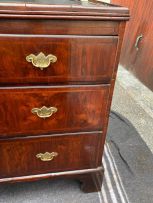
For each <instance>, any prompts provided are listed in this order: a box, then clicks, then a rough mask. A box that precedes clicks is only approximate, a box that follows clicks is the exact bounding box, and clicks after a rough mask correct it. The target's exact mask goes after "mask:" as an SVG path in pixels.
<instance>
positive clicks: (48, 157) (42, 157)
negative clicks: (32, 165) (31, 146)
mask: <svg viewBox="0 0 153 203" xmlns="http://www.w3.org/2000/svg"><path fill="white" fill-rule="evenodd" d="M56 156H58V153H57V152H51V153H49V152H45V153H44V154H43V153H39V154H37V155H36V157H37V159H40V160H41V161H51V160H53V158H54V157H56Z"/></svg>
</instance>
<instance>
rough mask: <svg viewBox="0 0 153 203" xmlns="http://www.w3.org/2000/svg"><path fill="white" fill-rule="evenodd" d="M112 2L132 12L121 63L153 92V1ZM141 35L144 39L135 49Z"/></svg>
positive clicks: (141, 39) (113, 0) (117, 0)
mask: <svg viewBox="0 0 153 203" xmlns="http://www.w3.org/2000/svg"><path fill="white" fill-rule="evenodd" d="M112 2H114V3H117V4H120V5H123V6H127V7H129V8H130V10H131V20H130V21H129V23H128V26H127V28H126V32H125V38H124V42H123V49H122V54H121V61H120V62H121V64H122V65H123V66H124V67H125V68H126V69H128V70H129V71H131V72H132V73H133V74H134V75H135V76H136V77H137V78H138V79H139V80H140V81H141V82H142V83H143V84H145V85H146V86H147V87H149V88H150V89H151V90H152V91H153V43H152V30H153V25H152V21H153V13H152V8H153V1H151V0H149V1H146V0H140V1H136V2H135V1H131V0H126V1H123V0H112ZM131 30H132V34H131ZM141 35H142V38H140V40H139V41H138V44H137V47H135V44H136V41H137V39H138V37H139V36H141Z"/></svg>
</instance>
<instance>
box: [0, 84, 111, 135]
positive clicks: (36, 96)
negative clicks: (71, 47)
mask: <svg viewBox="0 0 153 203" xmlns="http://www.w3.org/2000/svg"><path fill="white" fill-rule="evenodd" d="M108 93H109V85H107V86H103V85H95V86H79V87H77V86H74V87H73V86H72V87H66V86H65V87H50V88H24V89H21V88H14V89H2V88H1V89H0V115H1V116H0V126H1V127H0V137H5V136H8V137H11V136H21V135H38V134H50V133H53V132H60V131H62V132H78V131H88V130H101V129H102V128H103V124H104V119H105V115H106V109H107V108H106V107H107V101H108V95H109V94H108ZM42 107H43V108H42ZM51 107H52V108H51Z"/></svg>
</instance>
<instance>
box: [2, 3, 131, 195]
mask: <svg viewBox="0 0 153 203" xmlns="http://www.w3.org/2000/svg"><path fill="white" fill-rule="evenodd" d="M50 2H52V4H51V3H50ZM0 19H1V20H0V58H1V60H0V115H1V116H0V154H1V156H0V182H1V183H5V182H18V181H32V180H38V179H42V178H56V177H63V178H75V179H77V180H79V181H80V182H81V183H82V184H81V187H82V190H83V191H84V192H94V191H98V190H100V189H101V184H102V178H103V171H104V170H103V166H102V161H101V160H102V154H103V147H104V142H105V137H106V132H107V125H108V117H109V111H110V105H111V100H112V94H113V88H114V83H115V78H116V72H117V66H118V61H119V55H120V50H121V44H122V39H123V33H124V28H125V22H126V20H128V19H129V12H128V9H126V8H121V7H116V6H113V5H108V4H105V3H101V2H98V1H88V2H87V1H78V0H73V1H70V0H67V1H62V0H59V1H43V0H42V1H32V0H31V1H24V0H23V1H22V0H21V1H10V2H9V1H4V0H3V2H1V3H0Z"/></svg>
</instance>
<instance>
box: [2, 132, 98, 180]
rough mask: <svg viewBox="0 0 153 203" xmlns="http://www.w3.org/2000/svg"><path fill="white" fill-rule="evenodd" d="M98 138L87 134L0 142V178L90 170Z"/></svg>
mask: <svg viewBox="0 0 153 203" xmlns="http://www.w3.org/2000/svg"><path fill="white" fill-rule="evenodd" d="M100 137H101V134H98V133H97V134H91V133H90V134H77V135H71V134H69V135H64V136H59V135H58V136H54V137H53V136H52V137H50V136H48V137H42V138H30V139H19V140H8V141H0V154H1V156H0V163H1V166H0V178H5V177H17V176H24V175H33V174H43V173H50V172H58V171H66V170H77V169H85V168H94V167H96V166H97V163H96V158H97V147H98V142H99V139H100ZM46 152H48V153H46Z"/></svg>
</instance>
